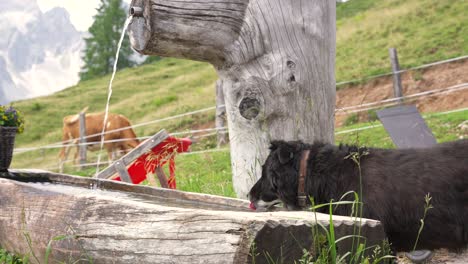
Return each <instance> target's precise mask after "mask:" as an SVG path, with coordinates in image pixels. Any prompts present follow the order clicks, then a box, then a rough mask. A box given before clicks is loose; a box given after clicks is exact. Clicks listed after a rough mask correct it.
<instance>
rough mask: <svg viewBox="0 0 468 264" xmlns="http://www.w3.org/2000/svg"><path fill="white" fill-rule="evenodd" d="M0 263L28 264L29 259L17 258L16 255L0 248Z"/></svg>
mask: <svg viewBox="0 0 468 264" xmlns="http://www.w3.org/2000/svg"><path fill="white" fill-rule="evenodd" d="M0 263H2V264H27V263H29V259H28V258H27V257H18V256H17V255H14V254H11V253H9V252H7V251H6V250H5V249H3V248H2V247H1V246H0Z"/></svg>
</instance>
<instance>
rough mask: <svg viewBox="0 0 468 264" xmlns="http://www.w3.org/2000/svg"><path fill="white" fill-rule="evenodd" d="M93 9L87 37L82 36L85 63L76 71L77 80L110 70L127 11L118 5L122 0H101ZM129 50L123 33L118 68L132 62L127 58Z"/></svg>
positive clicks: (128, 43)
mask: <svg viewBox="0 0 468 264" xmlns="http://www.w3.org/2000/svg"><path fill="white" fill-rule="evenodd" d="M97 11H98V12H97V14H96V15H95V16H94V23H93V24H92V25H91V27H90V28H89V30H88V31H89V34H90V37H89V38H86V39H85V42H86V48H85V52H84V56H83V61H84V63H85V65H84V66H83V68H82V69H81V72H80V78H81V80H87V79H91V78H94V77H97V76H102V75H106V74H109V73H111V72H112V70H113V67H114V61H115V53H116V52H117V45H118V42H119V39H120V36H121V34H122V30H123V27H124V23H125V20H126V18H127V13H126V11H125V10H124V9H123V8H122V0H101V3H100V7H99V8H98V9H97ZM132 53H133V51H132V50H131V48H130V41H129V40H128V38H127V37H126V38H125V39H124V42H123V44H122V48H121V50H120V55H119V62H118V64H117V68H118V69H122V68H126V67H131V66H133V65H134V63H133V62H132V61H131V59H130V56H131V54H132Z"/></svg>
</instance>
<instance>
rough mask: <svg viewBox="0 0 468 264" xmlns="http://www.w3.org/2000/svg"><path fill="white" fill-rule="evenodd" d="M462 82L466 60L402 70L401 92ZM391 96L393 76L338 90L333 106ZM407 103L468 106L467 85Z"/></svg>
mask: <svg viewBox="0 0 468 264" xmlns="http://www.w3.org/2000/svg"><path fill="white" fill-rule="evenodd" d="M462 83H468V59H465V60H462V61H458V62H452V63H446V64H441V65H437V66H432V67H430V68H426V69H424V70H413V71H409V72H405V73H402V85H403V95H405V96H408V95H411V94H415V93H420V92H424V91H429V90H434V89H444V88H448V87H451V86H454V85H458V84H462ZM338 88H340V87H338ZM342 88H345V87H342ZM393 97H394V96H393V77H392V76H387V77H381V78H377V79H374V80H372V81H370V82H367V83H365V84H360V85H353V86H350V87H346V88H345V89H339V90H338V91H337V97H336V99H337V100H336V105H337V108H338V109H339V108H343V107H348V106H355V105H360V104H363V103H371V102H376V101H381V100H385V99H390V98H393ZM408 103H410V104H415V105H416V106H417V108H418V109H419V111H420V112H421V113H426V112H443V111H448V110H454V109H459V108H465V107H468V88H467V89H463V90H460V91H455V92H452V93H447V94H440V95H434V96H427V97H424V98H421V99H418V100H414V101H409V102H408ZM348 116H349V114H346V113H344V112H341V111H338V112H337V114H336V119H335V120H336V125H337V126H341V125H343V123H344V121H345V120H346V118H347V117H348ZM358 116H359V120H360V121H365V120H366V118H367V111H363V112H361V113H359V114H358ZM467 263H468V262H467Z"/></svg>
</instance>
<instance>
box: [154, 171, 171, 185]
mask: <svg viewBox="0 0 468 264" xmlns="http://www.w3.org/2000/svg"><path fill="white" fill-rule="evenodd" d="M156 175H157V176H158V179H159V184H161V187H162V188H169V184H168V183H167V177H166V174H165V173H164V171H163V169H162V168H161V167H157V168H156Z"/></svg>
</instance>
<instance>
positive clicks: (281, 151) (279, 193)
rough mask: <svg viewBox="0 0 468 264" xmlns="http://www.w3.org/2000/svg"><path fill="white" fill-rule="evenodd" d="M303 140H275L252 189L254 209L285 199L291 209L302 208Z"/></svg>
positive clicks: (284, 202) (265, 207) (263, 207)
mask: <svg viewBox="0 0 468 264" xmlns="http://www.w3.org/2000/svg"><path fill="white" fill-rule="evenodd" d="M301 151H302V144H301V143H299V142H284V141H273V142H272V143H271V147H270V154H269V155H268V158H267V159H266V161H265V164H263V167H262V177H261V178H260V179H259V180H258V181H257V182H256V183H255V185H254V186H253V187H252V189H251V190H250V193H249V198H250V201H251V206H250V207H251V208H252V209H267V208H269V207H271V206H273V205H275V204H277V203H279V202H283V204H284V206H285V207H286V208H288V209H298V208H300V207H299V205H298V201H297V185H298V173H299V163H300V161H299V160H300V156H301Z"/></svg>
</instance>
